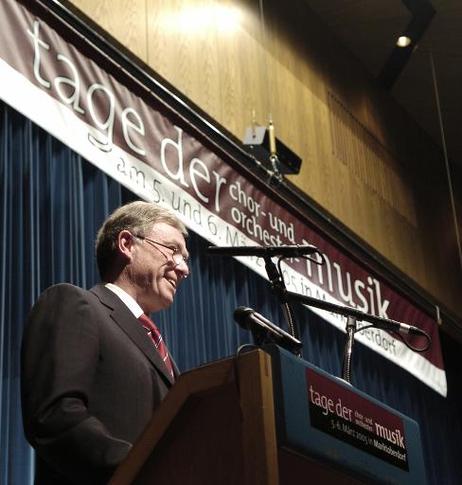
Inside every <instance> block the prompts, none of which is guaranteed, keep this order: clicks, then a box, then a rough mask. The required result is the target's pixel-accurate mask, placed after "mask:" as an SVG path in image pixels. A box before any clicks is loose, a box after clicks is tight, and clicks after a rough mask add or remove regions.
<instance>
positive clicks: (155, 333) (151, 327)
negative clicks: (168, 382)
mask: <svg viewBox="0 0 462 485" xmlns="http://www.w3.org/2000/svg"><path fill="white" fill-rule="evenodd" d="M138 320H139V321H140V322H141V324H142V325H143V327H144V328H145V329H146V330H147V332H148V335H149V336H150V337H151V339H152V341H153V342H154V345H155V347H156V349H157V352H159V355H160V356H161V357H162V360H163V361H164V363H165V365H166V366H167V369H168V371H169V372H170V375H171V376H172V378H173V379H174V378H175V374H174V373H173V364H172V359H171V358H170V354H169V353H168V349H167V346H166V345H165V342H164V339H163V338H162V335H161V333H160V331H159V329H158V328H157V326H156V324H155V323H154V322H153V321H152V320H151V319H150V318H149V317H148V316H147V315H146V314H144V313H143V314H142V315H141V316H140V317H139V318H138Z"/></svg>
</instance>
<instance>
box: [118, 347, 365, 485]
mask: <svg viewBox="0 0 462 485" xmlns="http://www.w3.org/2000/svg"><path fill="white" fill-rule="evenodd" d="M275 426H276V425H275V415H274V400H273V379H272V368H271V357H270V356H269V355H268V354H267V353H265V352H263V351H262V350H254V351H251V352H248V353H245V354H242V355H240V356H239V357H238V358H230V359H226V360H222V361H218V362H215V363H212V364H209V365H206V366H203V367H200V368H198V369H195V370H193V371H190V372H187V373H185V374H183V375H181V376H180V378H179V379H178V382H177V383H176V384H175V386H174V387H173V389H172V390H171V391H170V393H169V394H168V395H167V397H166V398H165V400H164V401H163V403H162V404H161V406H160V407H159V409H158V410H157V411H156V413H155V414H154V416H153V418H152V421H151V422H150V424H149V425H148V427H147V428H146V430H145V432H144V433H143V434H142V436H141V438H140V439H139V441H138V442H137V443H136V445H135V446H134V447H133V449H132V451H131V452H130V454H129V456H128V457H127V459H126V460H125V462H124V463H122V464H121V465H120V467H119V468H118V469H117V471H116V473H115V475H114V476H113V478H112V480H111V482H110V484H111V485H128V484H132V483H134V484H137V485H145V484H146V485H147V484H151V483H152V484H155V485H164V484H165V485H167V484H168V485H207V484H210V485H215V484H216V485H237V484H243V485H244V484H245V485H277V484H281V485H283V484H285V483H291V482H292V480H300V479H301V478H303V479H304V482H303V483H323V484H325V483H335V484H341V483H360V482H358V481H357V480H354V479H352V478H349V477H346V476H345V475H344V473H342V472H338V471H336V470H332V469H330V468H328V467H327V466H324V465H321V464H319V463H316V462H315V461H312V460H310V459H309V458H308V457H302V456H299V455H297V454H294V453H292V452H290V451H289V450H284V449H278V445H277V439H276V427H275Z"/></svg>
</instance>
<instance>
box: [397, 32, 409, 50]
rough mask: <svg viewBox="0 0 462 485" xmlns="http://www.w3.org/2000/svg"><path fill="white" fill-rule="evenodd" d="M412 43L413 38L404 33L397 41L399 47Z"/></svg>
mask: <svg viewBox="0 0 462 485" xmlns="http://www.w3.org/2000/svg"><path fill="white" fill-rule="evenodd" d="M410 44H411V38H410V37H408V36H407V35H402V36H401V37H398V40H397V41H396V45H397V46H398V47H407V46H408V45H410Z"/></svg>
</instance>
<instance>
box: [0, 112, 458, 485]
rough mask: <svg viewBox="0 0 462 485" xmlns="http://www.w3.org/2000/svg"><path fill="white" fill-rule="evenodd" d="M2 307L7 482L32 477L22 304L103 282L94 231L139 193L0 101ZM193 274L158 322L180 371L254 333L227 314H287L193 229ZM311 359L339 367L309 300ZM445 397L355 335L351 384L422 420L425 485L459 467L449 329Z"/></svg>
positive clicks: (305, 328) (299, 311)
mask: <svg viewBox="0 0 462 485" xmlns="http://www.w3.org/2000/svg"><path fill="white" fill-rule="evenodd" d="M0 109H1V124H0V140H1V143H0V150H1V151H0V184H1V192H0V197H1V205H0V213H1V225H0V228H1V231H2V234H1V255H0V278H1V280H0V281H1V297H0V298H1V299H0V302H1V306H0V370H1V373H0V376H1V382H0V384H1V387H0V417H1V428H0V464H1V466H0V484H5V485H6V484H14V485H15V484H18V485H23V484H27V483H32V482H31V480H32V478H31V477H32V472H33V454H32V452H31V450H30V448H29V446H28V445H27V443H26V442H25V440H24V437H23V431H22V421H21V411H20V398H19V349H20V339H21V335H22V331H23V326H24V321H25V319H26V315H27V312H28V311H29V309H30V307H31V305H32V304H33V302H34V301H35V300H36V299H37V297H38V295H39V294H40V293H41V292H42V291H43V290H44V289H45V288H46V287H48V286H50V285H51V284H54V283H58V282H62V281H67V282H71V283H74V284H77V285H80V286H83V287H87V288H88V287H91V286H92V285H93V284H94V283H96V282H97V281H98V277H97V270H96V265H95V260H94V256H93V245H94V238H95V234H96V231H97V229H98V227H99V226H100V224H101V222H102V221H103V219H104V218H105V217H106V215H107V214H108V213H110V212H111V211H112V210H113V209H114V208H116V207H118V206H119V205H121V204H123V203H125V202H128V201H130V200H134V199H135V196H134V195H133V194H131V193H130V192H129V191H127V190H126V189H124V188H123V187H121V186H120V185H119V184H118V183H116V182H114V181H113V180H111V179H109V178H108V177H107V176H105V175H104V174H103V173H102V172H101V171H99V170H97V169H96V168H94V167H93V166H92V165H91V164H89V163H88V162H86V161H84V160H82V158H81V157H79V156H78V155H76V154H75V153H73V152H72V151H71V150H69V149H68V148H67V147H65V146H64V145H62V144H61V143H60V142H58V141H57V140H55V139H54V138H53V137H51V136H50V135H48V134H47V133H45V132H43V131H42V130H41V129H39V128H37V127H36V126H34V125H33V124H32V123H31V122H30V121H29V120H27V119H25V118H24V117H23V116H22V115H20V114H18V113H16V112H15V111H13V110H12V109H11V108H9V107H7V106H5V105H4V104H1V105H0ZM188 245H189V249H190V252H191V254H192V275H191V277H190V278H188V280H187V281H186V282H185V284H184V285H183V286H182V288H180V290H179V292H178V295H177V299H176V301H175V304H174V305H173V307H172V308H171V309H169V310H167V311H165V312H161V313H160V314H158V315H157V316H156V320H157V322H158V323H159V326H160V328H161V330H162V332H163V333H164V335H165V338H166V340H167V342H168V344H169V347H170V349H171V352H172V354H173V355H174V356H175V358H176V360H177V363H178V364H179V367H180V368H181V369H182V370H187V369H191V368H193V367H195V366H197V365H200V364H202V363H205V362H209V361H212V360H214V359H217V358H220V357H223V356H228V355H232V354H233V353H234V352H235V351H236V349H237V347H238V346H239V345H240V344H242V343H246V342H249V336H248V334H247V333H246V332H244V331H243V330H241V329H240V328H239V327H238V326H237V325H236V324H235V323H234V322H233V319H232V314H233V311H234V309H235V308H236V307H237V306H239V305H246V306H250V307H253V308H256V309H258V311H260V313H262V314H264V315H265V316H267V317H268V318H270V319H271V320H273V321H275V322H282V321H283V320H282V316H281V312H280V310H279V307H278V304H277V302H276V301H275V298H274V297H273V296H272V295H271V293H270V291H269V287H268V284H267V282H266V281H264V280H263V279H262V278H260V277H259V276H257V275H255V274H254V273H252V272H251V271H249V270H248V269H246V268H245V267H244V266H242V265H240V264H239V263H237V262H236V261H234V260H233V259H231V258H220V257H218V258H217V257H214V258H211V257H209V256H208V255H207V254H206V251H205V249H206V247H207V245H208V244H207V242H205V241H204V240H202V239H201V238H199V237H198V236H197V235H195V234H191V235H190V238H189V243H188ZM295 317H296V319H297V321H298V322H299V323H300V324H301V327H302V333H303V341H304V356H305V358H306V359H307V360H309V361H310V362H312V363H314V364H316V365H318V366H319V367H321V368H323V369H325V370H326V371H328V372H330V373H332V374H334V375H339V374H340V372H341V357H342V351H343V334H342V333H341V332H339V331H338V330H336V329H335V328H334V327H332V326H331V325H329V324H327V323H326V322H324V321H323V320H321V319H320V318H319V317H317V316H315V315H314V314H313V313H311V312H309V311H308V310H307V309H305V308H302V307H297V308H295ZM442 342H443V352H444V356H445V360H446V366H447V373H448V385H449V396H448V399H443V398H441V397H440V396H439V395H437V394H436V393H435V392H433V391H431V390H430V389H429V388H428V387H426V386H425V385H424V384H422V383H421V382H419V381H418V380H417V379H415V378H413V377H412V376H410V375H409V374H408V373H406V372H405V371H403V370H401V369H399V368H398V367H396V366H395V365H393V364H391V363H390V362H388V361H386V360H385V359H383V358H381V357H380V356H378V355H376V354H375V353H374V352H372V351H370V350H369V349H367V348H365V347H364V346H362V345H360V344H358V345H357V347H356V350H355V355H354V362H353V376H354V384H355V385H356V386H357V387H358V388H359V389H361V390H363V391H365V392H367V393H368V394H370V395H372V396H374V397H376V398H377V399H379V400H381V401H383V402H385V403H387V404H389V405H390V406H391V407H393V408H395V409H398V410H399V411H401V412H403V413H405V414H407V415H408V416H410V417H412V418H413V419H415V420H416V421H417V422H418V423H419V424H420V427H421V432H422V437H423V445H424V454H425V460H426V466H427V471H428V478H429V483H432V484H457V483H461V482H460V477H461V476H462V465H461V460H460V451H459V446H458V444H459V437H460V436H461V432H462V427H461V424H460V418H459V413H460V410H461V409H462V398H461V390H460V383H459V381H460V378H459V376H460V375H462V373H461V371H462V365H461V364H460V362H459V361H460V359H459V353H460V347H459V346H457V345H455V344H454V343H453V342H452V341H450V340H449V339H447V338H444V336H443V337H442Z"/></svg>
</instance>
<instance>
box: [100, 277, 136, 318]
mask: <svg viewBox="0 0 462 485" xmlns="http://www.w3.org/2000/svg"><path fill="white" fill-rule="evenodd" d="M104 286H105V287H106V288H107V289H108V290H111V291H112V292H113V293H115V294H116V295H117V296H118V297H119V298H120V299H121V300H122V301H123V302H124V303H125V305H127V307H128V309H129V310H130V311H131V312H132V313H133V315H134V316H135V318H139V317H140V316H141V315H142V314H143V313H144V312H143V309H142V308H141V307H140V306H139V305H138V303H137V302H136V300H135V299H134V298H133V297H132V296H131V295H129V294H128V293H127V292H126V291H125V290H122V288H121V287H120V286H117V285H115V284H114V283H106V284H105V285H104Z"/></svg>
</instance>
